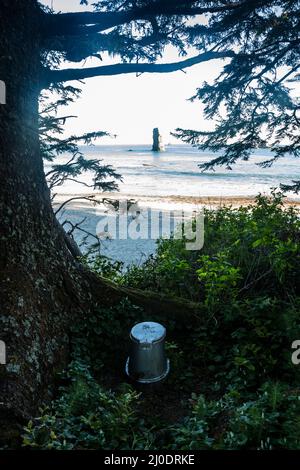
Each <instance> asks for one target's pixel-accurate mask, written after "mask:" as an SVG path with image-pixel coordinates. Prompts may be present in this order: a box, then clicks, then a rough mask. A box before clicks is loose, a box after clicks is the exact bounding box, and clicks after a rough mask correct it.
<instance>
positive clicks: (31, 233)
mask: <svg viewBox="0 0 300 470" xmlns="http://www.w3.org/2000/svg"><path fill="white" fill-rule="evenodd" d="M38 13H39V10H38V7H37V2H36V1H34V0H26V1H24V0H2V2H1V16H0V79H1V80H3V81H4V82H5V84H6V99H7V102H6V104H5V105H0V214H1V221H0V226H1V235H0V236H1V251H0V300H1V309H0V339H1V340H2V341H4V342H5V344H6V348H7V358H6V362H7V363H6V367H4V366H2V365H1V366H0V368H1V369H0V371H1V374H0V377H1V384H0V394H1V395H0V407H1V409H2V410H5V411H6V412H7V413H12V414H13V415H15V416H18V415H20V416H23V417H26V416H29V415H31V414H32V413H34V412H35V411H36V410H37V409H38V406H39V404H40V401H41V399H43V398H44V397H45V393H46V391H47V390H48V385H49V384H50V383H51V381H52V379H53V376H54V372H55V370H58V369H59V368H61V367H63V366H64V365H65V363H66V358H67V353H68V337H67V334H66V332H67V327H68V319H69V318H72V317H74V316H75V315H76V314H78V313H79V312H80V308H82V305H80V302H79V301H77V299H85V298H86V295H83V292H82V290H83V286H82V283H81V284H78V286H77V277H76V266H75V263H74V261H73V260H72V258H71V257H70V256H69V253H68V251H67V249H66V248H65V245H64V241H63V239H62V236H61V234H60V232H59V231H58V230H57V229H56V225H55V223H54V215H53V212H52V208H51V204H50V197H49V191H48V188H47V185H46V182H45V177H44V171H43V163H42V159H41V156H40V152H39V137H38V96H39V92H40V90H39V73H40V50H39V32H38V27H39V20H38ZM81 301H82V300H81ZM2 414H3V413H2Z"/></svg>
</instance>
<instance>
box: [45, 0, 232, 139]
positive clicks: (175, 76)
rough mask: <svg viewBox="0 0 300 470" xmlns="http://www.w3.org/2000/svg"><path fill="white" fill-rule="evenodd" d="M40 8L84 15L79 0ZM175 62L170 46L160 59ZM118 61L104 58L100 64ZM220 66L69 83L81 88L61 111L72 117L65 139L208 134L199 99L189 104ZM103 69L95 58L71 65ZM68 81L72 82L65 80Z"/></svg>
mask: <svg viewBox="0 0 300 470" xmlns="http://www.w3.org/2000/svg"><path fill="white" fill-rule="evenodd" d="M41 3H42V4H44V5H46V6H49V7H52V8H54V10H55V11H61V12H71V11H86V10H87V7H86V6H81V5H80V1H79V0H42V1H41ZM177 60H180V58H178V56H177V54H176V52H175V51H174V50H173V49H172V48H168V49H167V50H166V53H165V55H164V59H163V61H164V62H171V61H177ZM114 62H118V61H117V60H111V59H107V60H105V64H109V63H114ZM222 64H224V62H222V61H220V60H214V61H210V62H206V63H203V64H198V65H195V66H193V67H191V68H188V69H186V70H185V73H184V72H182V71H177V72H173V73H169V74H142V75H140V76H139V77H137V76H136V75H135V74H130V75H116V76H112V77H96V78H89V79H86V80H85V84H84V85H81V84H79V82H74V85H76V86H78V84H79V85H80V87H81V88H82V94H81V97H80V98H79V99H78V100H77V101H76V102H75V103H74V104H71V105H70V106H69V107H68V109H67V113H66V110H65V109H64V110H63V113H64V114H68V115H76V116H77V118H74V119H70V120H68V121H67V122H66V135H70V134H81V133H83V132H91V131H95V130H101V131H107V132H110V133H111V134H117V137H116V138H115V139H111V138H107V137H106V138H103V139H101V141H100V140H99V141H97V143H98V144H112V145H113V144H126V145H127V144H128V145H130V144H132V145H134V144H150V143H151V142H152V129H153V128H154V127H158V128H159V130H160V132H161V133H162V135H163V139H164V142H165V143H180V142H179V141H178V140H176V139H175V138H174V137H172V136H170V132H172V131H173V130H175V129H176V128H177V127H182V128H184V129H197V130H208V129H211V128H212V123H211V122H208V121H206V120H205V119H204V117H203V106H202V105H201V103H200V102H199V101H195V102H193V103H192V102H190V101H188V98H190V97H191V96H193V95H194V94H195V91H196V88H197V87H199V86H200V85H201V83H202V82H203V81H208V82H211V81H212V80H213V79H214V77H216V76H217V75H218V73H219V72H220V70H221V68H222ZM99 65H104V62H100V61H99V60H98V59H89V60H87V61H86V63H85V64H83V63H80V64H76V65H73V64H69V63H68V64H67V65H66V66H67V67H71V66H75V67H82V66H85V67H87V66H99ZM71 83H72V82H71Z"/></svg>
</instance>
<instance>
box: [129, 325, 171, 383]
mask: <svg viewBox="0 0 300 470" xmlns="http://www.w3.org/2000/svg"><path fill="white" fill-rule="evenodd" d="M165 337H166V329H165V327H164V326H162V325H161V324H160V323H155V322H150V321H147V322H142V323H138V324H137V325H135V326H134V327H133V328H132V330H131V332H130V339H131V352H130V356H129V357H128V359H127V362H126V369H125V370H126V374H127V375H128V376H129V377H130V378H131V379H133V380H135V381H136V382H139V383H145V384H148V383H153V382H159V381H160V380H162V379H164V378H165V377H166V376H167V375H168V373H169V370H170V362H169V360H168V359H167V358H166V354H165Z"/></svg>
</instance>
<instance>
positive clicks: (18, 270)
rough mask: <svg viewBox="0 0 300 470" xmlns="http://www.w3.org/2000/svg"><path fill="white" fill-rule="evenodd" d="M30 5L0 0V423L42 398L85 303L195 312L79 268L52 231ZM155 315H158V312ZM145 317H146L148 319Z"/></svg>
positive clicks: (35, 13)
mask: <svg viewBox="0 0 300 470" xmlns="http://www.w3.org/2000/svg"><path fill="white" fill-rule="evenodd" d="M38 17H39V10H38V6H37V1H36V0H26V1H24V0H2V1H1V16H0V80H3V81H4V82H5V84H6V89H7V90H6V91H7V93H6V95H7V102H6V104H5V105H0V215H1V219H0V237H1V251H0V302H1V303H0V306H1V309H0V340H2V341H4V342H5V344H6V348H7V363H6V366H3V365H0V427H1V419H5V417H6V418H7V419H8V420H10V422H11V421H12V420H13V419H14V418H16V419H19V418H20V417H23V418H27V417H29V416H31V415H33V414H34V413H36V411H37V410H38V407H39V405H40V404H41V401H42V400H44V399H45V398H46V397H47V395H48V396H49V397H50V396H51V387H49V386H50V385H51V384H52V382H53V377H54V376H55V372H56V371H58V370H60V369H61V368H63V367H64V366H65V365H66V362H67V358H68V352H69V351H68V329H69V324H70V321H71V320H72V321H73V319H74V318H75V317H76V318H78V316H80V313H81V312H82V311H83V310H85V312H86V311H92V310H93V309H97V308H98V307H99V306H100V305H109V304H111V303H113V302H115V301H118V300H119V299H121V298H122V297H124V296H125V297H129V298H131V299H133V300H134V302H135V303H137V304H140V305H143V306H144V307H145V310H146V311H151V312H152V313H155V312H156V316H155V317H156V318H157V317H158V312H160V311H162V313H165V316H168V315H170V314H171V316H172V319H173V318H174V315H176V314H177V315H185V312H186V310H187V309H189V310H190V311H191V312H192V313H197V305H196V306H195V305H193V304H190V305H188V304H187V303H186V302H180V301H167V300H165V299H164V298H163V297H162V296H155V295H154V296H153V295H152V296H151V295H150V294H149V295H148V294H147V293H142V292H138V291H135V290H131V289H124V288H123V289H120V288H119V289H118V288H117V287H116V286H114V285H113V284H111V283H109V282H107V281H104V280H102V281H101V280H100V279H98V278H96V276H95V275H93V274H92V273H90V272H87V271H86V270H85V269H84V268H83V267H79V266H78V264H77V263H76V262H75V261H74V259H73V258H72V256H71V255H70V253H69V251H68V250H67V248H66V245H65V242H64V239H63V236H62V233H61V231H60V230H58V229H57V224H56V222H55V218H54V215H53V211H52V208H51V203H50V195H49V191H48V188H47V185H46V181H45V177H44V171H43V163H42V159H41V156H40V151H39V137H38V96H39V92H40V90H39V83H40V77H39V74H40V41H39V24H40V21H39V18H38ZM162 317H163V316H162ZM153 318H154V317H153Z"/></svg>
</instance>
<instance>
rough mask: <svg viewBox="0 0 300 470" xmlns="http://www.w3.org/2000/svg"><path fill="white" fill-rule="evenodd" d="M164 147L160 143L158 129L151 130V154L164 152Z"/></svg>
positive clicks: (160, 137)
mask: <svg viewBox="0 0 300 470" xmlns="http://www.w3.org/2000/svg"><path fill="white" fill-rule="evenodd" d="M164 150H165V147H164V144H163V141H162V136H161V135H160V133H159V129H158V127H155V128H154V129H153V146H152V152H164Z"/></svg>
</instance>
